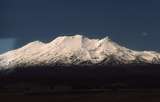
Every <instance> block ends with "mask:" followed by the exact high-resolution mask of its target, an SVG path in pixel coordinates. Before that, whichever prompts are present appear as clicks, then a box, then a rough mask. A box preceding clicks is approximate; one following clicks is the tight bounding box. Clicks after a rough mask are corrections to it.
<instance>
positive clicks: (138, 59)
mask: <svg viewBox="0 0 160 102" xmlns="http://www.w3.org/2000/svg"><path fill="white" fill-rule="evenodd" d="M110 61H114V62H117V63H115V64H130V63H135V64H139V63H152V64H160V53H158V52H155V51H135V50H131V49H128V48H126V47H123V46H121V45H119V44H117V43H116V42H114V41H112V40H111V39H110V38H109V37H105V38H102V39H90V38H88V37H85V36H83V35H78V34H77V35H74V36H60V37H57V38H55V39H54V40H53V41H51V42H49V43H43V42H40V41H34V42H31V43H28V44H27V45H25V46H23V47H21V48H18V49H15V50H11V51H8V52H6V53H4V54H1V55H0V68H6V69H7V68H13V67H17V66H20V67H24V66H32V65H56V64H59V63H61V64H70V65H84V64H85V65H94V64H109V63H108V62H110Z"/></svg>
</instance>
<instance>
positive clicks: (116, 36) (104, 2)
mask: <svg viewBox="0 0 160 102" xmlns="http://www.w3.org/2000/svg"><path fill="white" fill-rule="evenodd" d="M159 5H160V1H159V0H0V43H1V44H0V53H2V52H5V51H7V50H10V49H15V48H18V47H21V46H23V45H25V44H27V43H29V42H31V41H34V40H41V41H44V42H49V41H51V40H53V39H54V38H55V37H57V36H62V35H74V34H77V33H78V34H82V35H85V36H88V37H91V38H102V37H105V36H109V37H110V38H111V39H112V40H113V41H116V42H118V43H119V44H121V45H123V46H126V47H128V48H130V49H134V50H155V51H159V52H160V47H159V44H160V40H159V38H160V29H159V27H160V6H159ZM8 39H10V40H8ZM13 39H14V40H13ZM11 42H13V43H14V44H13V43H11ZM2 43H3V44H2Z"/></svg>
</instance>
